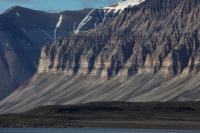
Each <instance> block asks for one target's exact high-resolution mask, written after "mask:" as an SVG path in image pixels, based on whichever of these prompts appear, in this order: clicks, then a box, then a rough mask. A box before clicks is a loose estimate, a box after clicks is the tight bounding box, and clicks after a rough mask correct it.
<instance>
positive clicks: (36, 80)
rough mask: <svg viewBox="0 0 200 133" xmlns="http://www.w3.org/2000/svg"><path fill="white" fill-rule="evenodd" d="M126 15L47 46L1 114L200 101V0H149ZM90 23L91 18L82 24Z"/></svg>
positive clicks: (126, 10)
mask: <svg viewBox="0 0 200 133" xmlns="http://www.w3.org/2000/svg"><path fill="white" fill-rule="evenodd" d="M125 2H126V1H125ZM127 2H130V1H127ZM136 2H137V1H136ZM119 5H120V4H119ZM115 6H116V5H115ZM117 9H119V8H117ZM122 9H123V10H122V11H121V10H118V11H117V12H118V13H117V14H116V16H114V17H111V18H109V19H108V20H107V21H103V22H100V23H99V24H98V25H96V26H94V27H93V28H92V29H90V28H89V30H82V31H80V30H75V31H78V32H74V33H73V34H70V35H69V36H66V37H65V38H60V39H57V40H56V41H53V42H51V43H49V44H47V45H45V46H44V47H43V48H42V52H41V57H40V60H39V66H38V71H37V74H35V75H34V77H33V78H32V79H31V80H30V81H29V82H28V83H26V84H23V85H22V86H20V87H19V88H18V89H17V90H16V91H15V92H14V93H12V94H11V95H10V96H9V97H7V98H6V99H5V100H3V101H2V102H1V103H0V112H2V113H5V112H21V111H26V110H29V109H32V108H34V107H37V106H40V105H58V104H59V105H68V104H77V103H78V104H79V103H87V102H95V101H128V102H151V101H199V100H200V97H199V92H200V90H199V89H200V84H199V83H200V75H199V68H200V67H199V66H200V47H199V46H200V40H199V37H200V22H199V16H200V1H199V0H145V1H142V2H141V3H138V4H136V5H132V6H128V7H127V8H122ZM101 10H104V9H101ZM107 11H109V9H107ZM112 12H113V13H114V14H115V13H116V12H115V10H113V11H112ZM87 18H90V19H87ZM92 18H93V17H92V16H91V12H90V13H89V14H87V15H86V19H85V20H92ZM81 22H82V21H81ZM81 22H80V23H81ZM86 22H88V21H86Z"/></svg>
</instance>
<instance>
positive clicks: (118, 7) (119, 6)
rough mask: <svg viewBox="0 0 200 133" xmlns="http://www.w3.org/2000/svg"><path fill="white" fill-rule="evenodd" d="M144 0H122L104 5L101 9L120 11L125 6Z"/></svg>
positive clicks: (137, 3)
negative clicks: (111, 4)
mask: <svg viewBox="0 0 200 133" xmlns="http://www.w3.org/2000/svg"><path fill="white" fill-rule="evenodd" d="M144 1H145V0H123V1H121V2H119V3H117V4H116V5H113V6H109V7H104V8H103V9H107V10H108V12H111V11H113V12H114V13H117V12H120V13H121V12H122V11H123V10H124V9H125V8H127V7H133V6H136V5H139V4H140V3H142V2H144Z"/></svg>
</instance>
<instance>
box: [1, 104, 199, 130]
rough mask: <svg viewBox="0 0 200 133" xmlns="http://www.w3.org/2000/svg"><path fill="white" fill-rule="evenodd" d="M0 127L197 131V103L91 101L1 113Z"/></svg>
mask: <svg viewBox="0 0 200 133" xmlns="http://www.w3.org/2000/svg"><path fill="white" fill-rule="evenodd" d="M0 127H1V128H142V129H181V130H200V102H151V103H128V102H95V103H86V104H80V105H67V106H61V105H52V106H42V107H38V108H35V109H32V110H30V111H27V112H23V113H18V114H1V115H0Z"/></svg>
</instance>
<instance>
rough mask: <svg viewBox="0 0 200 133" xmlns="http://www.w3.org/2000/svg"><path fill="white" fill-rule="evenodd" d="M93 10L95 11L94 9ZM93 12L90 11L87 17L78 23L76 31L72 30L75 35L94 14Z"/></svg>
mask: <svg viewBox="0 0 200 133" xmlns="http://www.w3.org/2000/svg"><path fill="white" fill-rule="evenodd" d="M94 10H95V9H94ZM94 10H92V11H90V12H89V13H88V14H87V16H86V17H85V18H84V19H83V20H82V21H81V22H80V24H79V25H78V27H77V29H76V30H74V33H75V34H78V33H79V32H80V30H81V28H82V27H83V26H84V25H85V24H86V23H87V22H89V21H90V20H91V19H92V16H91V14H92V13H93V12H94Z"/></svg>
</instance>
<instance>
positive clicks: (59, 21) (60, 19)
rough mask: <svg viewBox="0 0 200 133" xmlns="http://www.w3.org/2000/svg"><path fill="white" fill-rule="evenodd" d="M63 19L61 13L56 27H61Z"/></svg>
mask: <svg viewBox="0 0 200 133" xmlns="http://www.w3.org/2000/svg"><path fill="white" fill-rule="evenodd" d="M62 20H63V15H60V17H59V20H58V23H57V24H56V28H59V27H60V26H61V24H62Z"/></svg>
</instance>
